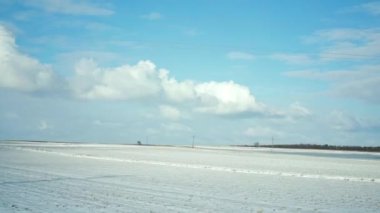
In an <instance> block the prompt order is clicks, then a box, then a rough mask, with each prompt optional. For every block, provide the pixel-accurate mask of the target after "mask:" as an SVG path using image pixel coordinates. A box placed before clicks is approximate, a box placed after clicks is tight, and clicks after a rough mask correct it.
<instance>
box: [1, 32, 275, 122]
mask: <svg viewBox="0 0 380 213" xmlns="http://www.w3.org/2000/svg"><path fill="white" fill-rule="evenodd" d="M0 32H1V34H0V42H1V43H0V44H1V46H0V50H2V51H0V55H1V58H0V68H1V69H0V72H1V76H2V78H0V86H1V87H7V88H12V89H17V90H22V91H28V92H32V91H41V90H46V91H49V90H51V89H53V88H59V89H61V90H63V89H65V88H66V86H67V87H68V88H69V91H71V92H72V95H73V96H75V97H76V98H80V99H89V100H142V99H144V100H146V99H147V98H150V99H151V98H156V99H157V100H160V104H165V103H167V102H169V103H175V104H177V105H181V106H186V107H189V106H190V107H191V108H192V109H193V110H194V111H195V112H200V113H207V114H214V115H244V116H245V115H247V116H248V115H250V116H252V115H260V116H262V115H264V116H276V115H277V114H276V112H275V111H273V110H270V109H269V108H268V107H266V106H265V105H264V104H263V103H260V102H258V101H257V100H256V98H255V97H254V96H253V94H252V93H251V91H250V89H249V88H248V87H246V86H244V85H240V84H237V83H235V82H233V81H225V82H216V81H208V82H193V81H191V80H184V81H178V80H176V79H175V78H174V77H171V76H170V75H169V72H168V71H167V70H164V69H157V68H156V65H155V64H153V63H152V62H150V61H140V62H138V63H137V64H136V65H128V64H125V65H122V66H118V67H108V68H107V67H106V68H104V67H100V66H98V64H97V63H96V62H95V60H93V59H81V60H79V62H78V63H77V64H76V66H75V75H74V76H72V77H69V78H68V80H67V81H65V82H64V83H67V85H64V84H63V83H60V81H57V80H56V77H55V75H54V72H53V70H52V69H51V68H50V66H48V65H44V64H41V63H40V62H38V61H37V60H35V59H33V58H31V57H28V56H26V55H24V54H21V53H19V52H18V51H17V49H16V45H15V42H14V38H13V36H11V35H10V33H9V32H8V31H7V30H5V29H4V28H0ZM161 111H162V113H163V114H164V116H167V117H171V119H175V118H176V117H178V116H179V115H178V114H179V113H178V112H179V111H176V110H174V109H173V108H171V109H169V108H167V107H166V108H165V107H163V108H162V109H161Z"/></svg>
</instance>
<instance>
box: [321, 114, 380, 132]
mask: <svg viewBox="0 0 380 213" xmlns="http://www.w3.org/2000/svg"><path fill="white" fill-rule="evenodd" d="M327 122H328V123H329V125H330V127H331V128H333V129H335V130H338V131H347V132H359V131H379V129H380V122H379V121H378V120H377V121H376V120H371V119H368V118H358V117H356V116H353V115H351V114H348V113H346V112H343V111H341V110H334V111H332V112H331V113H330V114H329V119H328V121H327Z"/></svg>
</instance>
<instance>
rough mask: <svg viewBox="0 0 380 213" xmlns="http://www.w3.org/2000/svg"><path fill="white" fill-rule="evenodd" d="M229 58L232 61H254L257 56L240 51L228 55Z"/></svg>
mask: <svg viewBox="0 0 380 213" xmlns="http://www.w3.org/2000/svg"><path fill="white" fill-rule="evenodd" d="M227 58H228V59H230V60H247V61H250V60H253V59H255V56H254V55H253V54H251V53H247V52H240V51H232V52H229V53H227Z"/></svg>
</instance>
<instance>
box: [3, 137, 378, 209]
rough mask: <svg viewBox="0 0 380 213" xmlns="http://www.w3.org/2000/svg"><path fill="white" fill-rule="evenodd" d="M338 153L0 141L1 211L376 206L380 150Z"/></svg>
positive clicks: (368, 207)
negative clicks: (378, 151)
mask: <svg viewBox="0 0 380 213" xmlns="http://www.w3.org/2000/svg"><path fill="white" fill-rule="evenodd" d="M343 154H344V153H342V152H327V154H326V151H316V150H305V151H303V150H297V151H294V152H293V151H292V150H277V149H276V150H275V149H274V150H271V149H257V148H242V147H196V148H195V149H192V148H188V147H169V146H168V147H165V146H133V145H108V144H75V143H46V142H44V143H43V142H22V141H19V142H15V141H12V142H1V143H0V212H379V209H380V159H379V158H378V157H379V155H378V154H372V153H356V152H350V153H349V154H350V155H347V153H345V154H344V155H343ZM351 155H352V156H353V157H350V156H351ZM364 155H366V156H368V157H365V156H364ZM342 156H343V157H342ZM358 156H359V157H358ZM363 156H364V157H363Z"/></svg>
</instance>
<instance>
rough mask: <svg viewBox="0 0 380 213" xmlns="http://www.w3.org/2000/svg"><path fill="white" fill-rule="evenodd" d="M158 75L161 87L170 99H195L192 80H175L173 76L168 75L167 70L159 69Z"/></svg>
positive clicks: (181, 100) (178, 101)
mask: <svg viewBox="0 0 380 213" xmlns="http://www.w3.org/2000/svg"><path fill="white" fill-rule="evenodd" d="M159 75H160V79H161V84H162V89H163V91H164V93H165V95H166V96H167V98H168V99H169V100H170V101H174V102H177V103H180V102H183V101H191V100H194V99H195V97H196V95H195V90H194V87H195V83H194V82H193V81H190V80H185V81H177V80H176V79H175V78H174V77H170V76H169V71H167V70H161V72H160V74H159Z"/></svg>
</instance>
